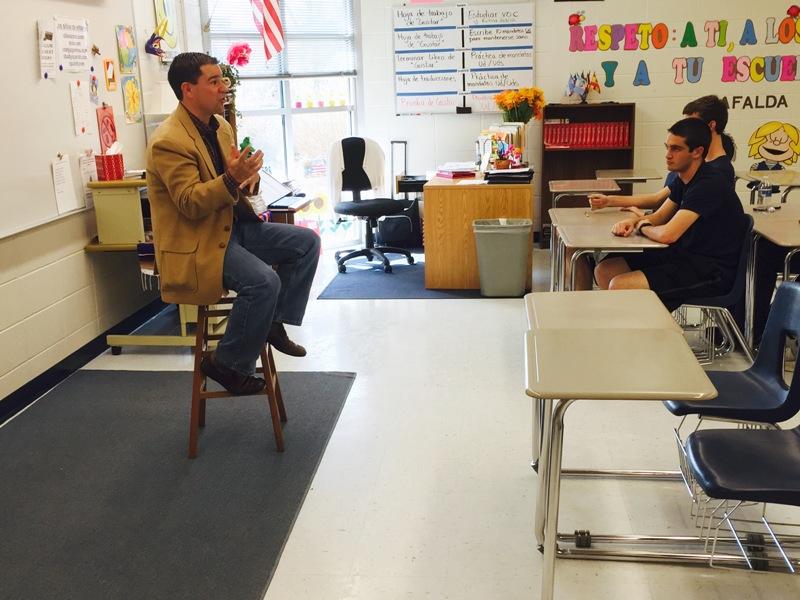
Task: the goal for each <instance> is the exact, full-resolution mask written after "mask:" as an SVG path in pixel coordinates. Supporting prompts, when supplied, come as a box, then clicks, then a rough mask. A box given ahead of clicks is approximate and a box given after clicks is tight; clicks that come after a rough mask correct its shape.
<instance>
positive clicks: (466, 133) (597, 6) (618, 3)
mask: <svg viewBox="0 0 800 600" xmlns="http://www.w3.org/2000/svg"><path fill="white" fill-rule="evenodd" d="M399 4H400V3H398V2H393V1H391V0H369V1H365V2H362V4H361V9H360V16H361V30H362V39H363V48H362V60H363V70H362V73H363V93H364V103H363V106H362V107H361V116H360V121H359V122H360V125H361V128H360V132H359V133H360V134H363V135H365V136H368V137H373V138H375V139H376V140H378V141H379V142H381V143H382V144H384V147H386V148H388V143H389V140H391V139H406V140H408V142H409V144H408V149H409V171H410V172H413V173H423V172H425V171H426V170H430V169H432V168H434V167H435V166H436V165H437V164H440V163H442V162H445V161H448V160H470V159H471V158H472V156H473V141H474V138H475V136H476V135H477V133H478V132H479V131H480V129H481V128H483V127H485V126H487V125H489V124H491V123H494V122H497V121H499V113H498V114H497V115H486V114H484V115H455V114H453V115H421V116H406V115H403V116H396V115H395V114H394V99H393V90H394V84H393V75H392V74H393V61H392V9H393V7H395V6H398V5H399ZM470 4H490V2H483V1H476V2H471V3H470ZM533 4H534V14H535V20H534V27H535V34H534V45H535V51H536V54H535V64H534V81H535V84H536V85H537V86H539V87H541V88H542V89H543V90H544V92H545V97H546V99H547V100H548V101H550V102H561V101H562V96H563V91H564V88H565V86H566V82H567V77H568V74H569V73H570V72H574V71H581V70H593V71H596V73H597V76H598V78H599V80H600V83H601V86H602V88H603V89H602V93H601V94H599V95H594V96H592V97H591V98H590V101H598V102H604V101H615V102H636V104H637V110H636V121H637V122H636V151H635V164H636V166H646V167H655V168H658V169H663V168H664V167H663V165H664V159H663V142H664V137H665V132H666V129H667V127H669V125H671V124H672V123H673V122H675V121H676V120H677V119H679V118H680V116H681V110H682V108H683V106H684V105H685V104H686V103H687V102H688V101H690V100H692V99H694V98H697V97H699V96H703V95H706V94H717V95H719V96H727V97H728V99H729V102H732V101H733V96H739V97H740V98H739V99H738V101H737V104H736V106H735V107H732V109H731V111H730V120H729V124H728V128H727V130H728V131H729V132H730V133H731V134H732V135H733V137H734V138H735V140H736V142H737V145H738V155H737V159H736V161H735V163H734V166H735V167H736V169H737V170H742V169H747V168H748V167H749V166H750V165H751V164H752V163H753V162H754V160H755V159H752V158H748V156H747V154H748V143H747V142H748V140H749V138H750V135H751V134H752V132H753V131H755V129H756V128H758V126H760V125H761V124H762V123H765V122H767V121H773V120H776V121H781V122H788V123H791V124H793V125H795V126H796V127H798V126H800V118H798V117H797V116H796V115H797V114H798V111H797V109H798V107H800V93H799V92H800V82H798V81H797V80H795V81H780V80H779V81H775V82H768V81H761V82H753V81H747V82H723V81H722V61H723V57H725V56H736V57H739V56H749V57H756V56H773V55H798V54H800V52H798V50H799V49H800V45H799V44H798V42H796V41H791V42H790V43H787V44H782V43H780V42H777V43H774V44H768V43H765V42H766V39H767V29H768V28H767V22H766V19H767V18H768V17H774V18H775V23H776V27H777V25H778V24H779V23H780V22H781V20H782V19H783V18H784V17H786V10H787V8H788V6H789V4H790V3H787V2H783V1H778V0H765V1H763V2H759V3H753V2H750V1H749V0H706V1H700V0H673V1H672V2H663V1H661V0H643V1H641V2H630V1H629V0H606V1H605V2H553V1H552V0H538V1H537V2H534V3H533ZM433 6H435V5H433ZM579 10H582V11H585V15H584V17H585V20H584V21H583V23H582V25H583V26H584V27H585V26H587V25H601V24H626V23H642V22H650V23H652V24H653V25H655V24H657V23H664V24H665V25H666V26H667V28H668V31H669V40H668V41H667V43H666V45H665V46H664V47H663V48H662V49H656V48H654V47H653V46H652V45H651V47H650V48H648V49H644V50H642V49H636V50H623V49H620V50H617V51H612V50H607V51H599V50H598V51H587V52H570V50H569V48H570V31H569V25H568V17H569V15H570V14H571V13H574V12H576V11H579ZM748 18H749V19H752V21H753V25H754V31H755V34H756V39H757V43H756V44H755V45H752V46H751V45H748V46H740V44H739V42H740V41H741V37H742V32H743V28H744V26H745V20H746V19H748ZM721 20H727V21H728V24H727V41H728V42H733V48H731V49H730V50H729V49H728V48H727V47H725V48H719V47H717V46H714V47H713V48H707V47H706V45H705V44H706V32H705V31H704V26H705V23H706V21H721ZM687 22H691V23H692V24H693V26H694V28H695V32H696V38H697V43H698V45H697V47H694V48H688V47H687V48H681V47H680V42H681V40H682V37H683V34H684V30H685V28H686V24H687ZM673 29H674V30H675V32H674V33H673V31H672V30H673ZM673 38H674V39H673ZM798 38H799V39H800V36H798ZM695 56H696V57H703V59H704V65H703V75H702V78H701V79H700V80H699V81H698V82H697V83H694V84H692V83H688V82H685V83H683V84H676V83H674V72H673V67H672V62H673V59H674V58H676V57H695ZM640 60H644V61H645V62H646V64H647V67H648V71H649V77H650V85H648V86H634V85H633V80H634V75H635V73H636V69H637V66H638V64H639V61H640ZM603 61H618V63H619V66H618V68H617V71H616V74H615V85H614V87H611V88H608V87H606V86H605V85H604V82H605V75H604V73H603V69H602V67H601V63H602V62H603ZM768 96H773V97H775V98H776V99H778V98H780V97H781V96H783V98H784V99H785V101H786V103H787V104H788V106H787V107H781V108H755V106H756V104H761V105H764V104H766V103H767V102H769V101H770V100H768V98H767V97H768ZM745 97H748V98H749V99H750V102H751V104H752V105H753V108H750V107H748V106H744V103H745V101H744V98H745ZM531 134H532V139H533V140H535V144H534V145H533V146H532V150H533V157H534V161H533V162H534V167H535V168H538V165H539V164H540V162H541V158H540V144H541V142H540V140H541V125H540V124H539V123H538V122H537V123H534V124H533V126H532V127H531ZM566 158H567V157H566V155H565V159H566ZM658 185H659V183H658V182H653V183H651V184H649V186H640V187H639V188H637V190H638V189H641V190H644V189H648V187H649V188H653V187H656V186H658ZM739 191H740V194H742V195H744V193H743V192H742V190H741V189H740V190H739ZM538 196H539V192H538V191H537V198H538Z"/></svg>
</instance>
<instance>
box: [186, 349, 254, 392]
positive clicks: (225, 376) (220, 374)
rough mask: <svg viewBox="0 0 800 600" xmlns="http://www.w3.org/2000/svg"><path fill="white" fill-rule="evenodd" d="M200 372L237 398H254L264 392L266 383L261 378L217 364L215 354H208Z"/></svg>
mask: <svg viewBox="0 0 800 600" xmlns="http://www.w3.org/2000/svg"><path fill="white" fill-rule="evenodd" d="M200 370H201V371H203V373H205V375H206V376H207V377H210V378H211V379H213V380H214V381H216V382H217V383H218V384H220V385H221V386H222V387H224V388H225V389H226V390H228V391H229V392H230V393H231V394H235V395H237V396H252V395H253V394H258V393H260V392H262V391H264V386H265V385H266V383H265V382H264V380H263V379H261V378H260V377H253V376H252V375H242V374H241V373H237V372H236V371H234V370H233V369H229V368H228V367H226V366H224V365H221V364H219V363H218V362H217V360H216V356H215V354H214V353H213V352H212V353H211V354H207V355H206V356H204V357H203V360H202V361H200Z"/></svg>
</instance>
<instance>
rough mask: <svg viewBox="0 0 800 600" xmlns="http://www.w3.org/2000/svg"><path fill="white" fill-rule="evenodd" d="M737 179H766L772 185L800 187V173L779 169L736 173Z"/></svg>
mask: <svg viewBox="0 0 800 600" xmlns="http://www.w3.org/2000/svg"><path fill="white" fill-rule="evenodd" d="M736 177H738V178H739V179H744V180H745V181H761V180H762V179H764V177H766V178H768V179H769V182H770V183H771V184H772V185H787V186H790V187H797V186H800V171H793V170H792V169H778V170H776V171H736Z"/></svg>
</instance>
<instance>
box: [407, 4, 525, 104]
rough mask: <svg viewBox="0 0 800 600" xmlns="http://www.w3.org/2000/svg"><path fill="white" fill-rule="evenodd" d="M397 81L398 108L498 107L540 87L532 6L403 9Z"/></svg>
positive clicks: (500, 5) (506, 5)
mask: <svg viewBox="0 0 800 600" xmlns="http://www.w3.org/2000/svg"><path fill="white" fill-rule="evenodd" d="M394 80H395V108H396V112H397V114H409V113H411V114H415V113H434V112H437V113H438V112H450V113H454V112H456V107H467V106H468V107H471V108H472V111H473V112H496V111H497V107H496V106H495V104H494V100H493V96H494V94H497V93H498V92H501V91H503V90H507V89H510V88H519V87H529V86H531V85H533V4H532V3H530V2H526V3H519V4H491V5H490V4H481V5H476V6H466V5H458V6H438V7H417V6H407V7H400V8H396V9H395V10H394Z"/></svg>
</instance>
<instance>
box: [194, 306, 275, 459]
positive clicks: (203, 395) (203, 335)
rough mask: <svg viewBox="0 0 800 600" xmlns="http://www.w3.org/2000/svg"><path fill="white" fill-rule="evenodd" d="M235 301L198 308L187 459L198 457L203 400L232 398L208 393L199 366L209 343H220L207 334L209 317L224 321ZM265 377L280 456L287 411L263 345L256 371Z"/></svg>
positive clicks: (217, 335)
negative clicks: (218, 306) (213, 306)
mask: <svg viewBox="0 0 800 600" xmlns="http://www.w3.org/2000/svg"><path fill="white" fill-rule="evenodd" d="M233 301H234V298H222V299H220V300H219V301H217V302H216V303H215V304H216V305H223V306H227V307H225V308H212V307H209V306H198V307H197V338H196V340H197V341H196V343H195V347H194V375H193V377H192V410H191V418H190V421H189V458H195V457H196V456H197V440H198V437H199V434H200V428H201V427H205V424H206V400H207V399H209V398H235V397H236V396H235V395H234V394H231V393H230V392H228V391H227V390H221V391H214V392H212V391H209V390H208V381H207V378H206V376H205V374H204V373H203V371H202V370H201V369H200V362H201V361H202V360H203V357H204V356H206V355H208V354H210V353H211V348H210V345H209V342H212V341H217V340H220V339H222V334H220V333H213V332H211V331H210V330H209V328H210V323H209V319H208V318H209V317H227V316H228V315H229V314H230V312H231V309H230V305H231V304H233ZM256 371H258V372H261V373H262V374H263V375H264V381H266V386H264V393H265V394H266V396H267V404H268V405H269V412H270V415H271V417H272V430H273V432H274V435H275V446H276V447H277V450H278V452H283V449H284V443H283V429H282V427H281V423H285V422H286V408H285V407H284V406H283V396H282V395H281V386H280V383H278V373H277V371H276V370H275V359H274V358H273V356H272V348H271V347H270V346H269V344H267V343H265V344H264V346H263V347H262V348H261V368H258V369H256Z"/></svg>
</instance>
